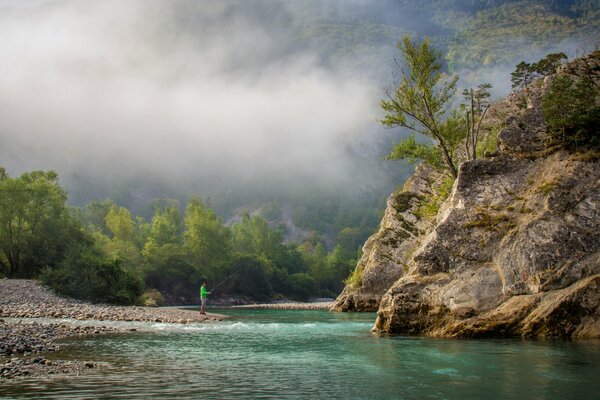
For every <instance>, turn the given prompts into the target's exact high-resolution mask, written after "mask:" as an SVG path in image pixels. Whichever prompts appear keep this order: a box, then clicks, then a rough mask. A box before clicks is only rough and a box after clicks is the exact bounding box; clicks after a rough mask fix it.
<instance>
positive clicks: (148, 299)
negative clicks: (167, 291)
mask: <svg viewBox="0 0 600 400" xmlns="http://www.w3.org/2000/svg"><path fill="white" fill-rule="evenodd" d="M138 303H139V304H140V305H142V306H144V307H158V306H162V305H163V304H164V303H165V298H164V297H163V295H162V294H161V293H160V292H159V291H158V290H156V289H146V290H144V293H142V295H141V296H140V298H139V300H138Z"/></svg>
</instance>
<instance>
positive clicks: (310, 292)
mask: <svg viewBox="0 0 600 400" xmlns="http://www.w3.org/2000/svg"><path fill="white" fill-rule="evenodd" d="M288 282H289V290H290V297H292V298H293V299H294V300H300V301H307V300H309V299H310V298H311V297H314V295H315V293H317V282H316V281H315V280H314V278H313V277H312V276H310V275H308V274H305V273H298V274H292V275H290V277H289V280H288Z"/></svg>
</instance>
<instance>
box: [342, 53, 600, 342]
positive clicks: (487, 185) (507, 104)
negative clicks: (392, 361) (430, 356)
mask: <svg viewBox="0 0 600 400" xmlns="http://www.w3.org/2000/svg"><path fill="white" fill-rule="evenodd" d="M404 46H405V48H406V47H408V46H412V50H413V51H417V52H421V53H426V54H420V55H419V57H418V58H416V59H417V60H427V59H429V60H431V62H432V63H433V65H434V66H435V65H436V64H435V61H436V60H437V58H436V57H435V53H433V52H431V51H430V49H429V48H428V46H427V42H425V43H423V44H422V45H421V47H417V46H416V44H414V43H412V42H410V41H405V42H404ZM427 56H429V58H427ZM562 58H563V57H562V56H561V55H560V54H551V55H549V56H548V57H546V58H545V59H543V60H541V61H540V62H539V63H536V64H534V65H531V64H525V63H521V64H519V65H518V66H517V70H516V71H515V73H513V83H516V84H515V87H516V89H517V90H516V91H515V92H514V93H512V94H511V95H509V96H508V97H507V98H505V99H503V100H500V101H497V102H495V103H494V104H492V105H491V106H490V107H489V111H488V112H487V113H486V115H485V116H483V113H481V114H480V115H481V118H482V121H481V127H482V129H481V130H482V135H483V136H482V137H481V140H482V141H480V143H479V144H476V145H475V148H476V149H477V151H476V153H475V155H476V156H477V157H472V156H469V154H468V152H467V151H464V150H462V148H461V146H456V147H453V148H452V149H453V150H454V152H450V154H449V155H450V156H454V157H455V158H454V159H459V160H461V163H460V167H458V168H457V173H456V179H455V180H454V179H453V181H454V182H453V185H452V186H451V190H448V187H449V186H448V185H447V184H446V182H447V179H448V178H447V177H448V176H450V177H454V173H453V171H452V165H451V164H450V163H449V162H448V161H449V160H450V161H451V160H452V157H446V158H445V160H444V161H445V162H444V163H442V164H441V165H442V168H440V163H439V162H437V163H436V162H430V161H429V159H430V158H431V154H433V155H434V156H435V157H433V159H434V160H436V159H438V160H439V159H440V157H439V155H440V154H441V152H443V151H444V149H443V146H442V142H441V141H440V140H439V139H438V138H437V137H436V136H435V135H430V136H433V138H434V139H436V142H435V143H434V144H432V145H428V144H421V145H418V146H417V145H415V142H414V141H411V142H409V143H402V144H401V145H400V147H401V149H402V152H398V151H396V150H397V149H395V150H394V152H393V153H392V155H393V156H394V157H395V156H397V155H399V156H402V157H412V158H414V159H418V158H420V159H422V160H424V163H423V164H422V165H421V166H420V167H419V168H417V171H416V173H415V174H414V175H413V177H411V178H410V179H409V180H408V181H407V183H406V184H405V185H404V187H403V188H402V190H401V191H399V192H397V193H394V194H393V195H392V196H390V198H389V199H388V207H387V209H386V213H385V215H384V218H383V219H382V222H381V226H380V229H379V231H378V232H377V233H376V234H375V235H374V236H372V237H371V238H370V239H369V240H368V241H367V243H366V244H365V247H364V255H363V257H362V258H361V260H360V261H359V263H358V266H357V269H356V271H355V272H354V276H353V279H352V280H351V281H350V282H349V284H348V285H347V286H346V288H345V289H344V292H343V293H342V294H341V295H340V296H339V297H338V299H337V300H336V304H335V306H334V309H335V310H341V311H349V310H372V311H374V310H378V317H377V321H376V323H375V326H374V327H373V329H374V330H375V331H380V332H389V333H403V334H426V335H432V336H462V337H483V336H507V335H508V336H511V335H523V336H546V337H556V336H567V337H599V336H600V314H598V310H600V297H599V296H598V293H600V292H599V291H598V284H599V282H600V281H599V279H600V275H599V274H600V270H599V268H600V258H599V255H600V248H599V247H598V246H599V242H598V240H597V233H598V231H599V229H600V226H598V221H599V217H600V215H598V209H599V207H598V205H599V204H600V203H599V202H600V187H599V186H598V182H600V176H599V175H598V174H599V171H600V166H599V165H598V160H599V159H600V152H599V149H598V144H599V138H600V133H599V131H598V127H599V126H600V52H594V53H592V54H590V55H589V56H586V57H583V58H580V59H576V60H574V61H572V62H569V63H566V64H564V63H561V62H560V61H561V59H562ZM408 61H409V63H410V61H411V59H410V58H409V59H408ZM543 65H553V67H552V68H546V69H544V68H540V66H543ZM411 66H413V64H411ZM407 70H409V69H408V68H407ZM411 71H412V70H411ZM427 71H428V72H429V73H433V74H435V73H438V72H439V70H437V69H436V68H433V69H432V68H429V69H428V70H427ZM432 71H433V72H432ZM524 72H526V74H524ZM534 73H536V74H538V77H537V79H535V80H534V78H535V77H534V76H533V74H534ZM407 82H408V84H410V83H411V82H415V83H416V85H415V86H413V89H412V90H414V91H413V93H415V95H414V96H412V99H416V101H415V103H417V105H418V102H419V101H420V100H422V99H423V98H424V99H425V100H427V97H426V96H427V95H430V94H431V93H435V91H432V90H431V88H430V87H427V86H426V83H427V82H434V83H435V82H436V79H435V78H434V79H433V80H429V81H428V80H427V79H415V80H413V81H411V77H410V76H409V77H407V78H406V79H405V80H403V81H402V83H403V84H404V85H407ZM423 82H425V85H423ZM419 84H421V85H422V86H421V87H420V88H419V87H418V85H419ZM434 86H435V85H434ZM415 88H416V89H415ZM400 89H402V88H400ZM419 89H421V92H419ZM393 100H395V99H394V98H393V97H392V98H391V100H390V101H393ZM386 101H388V100H387V99H386ZM424 103H426V101H423V102H422V103H421V104H424ZM384 105H385V104H384ZM384 109H385V110H386V111H388V112H392V113H395V112H404V111H406V110H408V111H410V112H411V113H413V115H412V116H411V115H408V113H406V114H405V115H408V117H411V118H413V119H414V116H415V115H416V116H417V117H418V116H419V114H415V113H414V110H415V108H412V109H410V108H406V107H405V108H404V110H403V109H402V108H398V107H396V108H390V107H387V108H386V107H384ZM425 111H427V110H426V109H425ZM448 115H450V117H447V116H448ZM392 117H393V118H396V119H395V121H399V122H400V123H398V125H406V121H407V119H406V117H405V116H404V117H403V116H400V117H398V116H395V115H392ZM440 118H454V116H453V115H451V114H440ZM421 119H422V118H421ZM391 120H392V119H390V118H388V119H387V120H384V123H385V122H389V121H391ZM424 121H425V122H428V121H427V120H424ZM429 121H433V119H431V118H430V119H429ZM437 122H438V123H439V122H440V121H437ZM442 122H443V123H447V120H445V121H442ZM419 123H421V121H417V123H416V124H415V125H413V126H419V125H418V124H419ZM423 125H424V124H422V123H421V125H420V126H423ZM430 125H431V124H430ZM472 126H473V125H472ZM429 132H430V131H427V130H426V131H425V132H424V133H429ZM464 135H466V133H465V134H464ZM490 138H491V141H492V142H495V143H497V146H493V147H492V148H488V146H487V145H486V146H483V145H482V143H485V142H489V141H490ZM442 139H443V137H442ZM411 140H412V139H411ZM463 140H464V139H463ZM423 146H427V148H426V151H423ZM484 148H486V150H483V149H484ZM424 153H425V154H427V155H428V157H429V158H428V157H419V155H420V154H424ZM450 182H451V181H450ZM432 202H434V203H435V207H432V204H431V203H432ZM432 208H433V211H434V212H427V213H425V212H424V209H429V210H430V211H431V209H432Z"/></svg>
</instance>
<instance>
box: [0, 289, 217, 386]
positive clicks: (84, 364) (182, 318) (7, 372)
mask: <svg viewBox="0 0 600 400" xmlns="http://www.w3.org/2000/svg"><path fill="white" fill-rule="evenodd" d="M3 318H6V319H3ZM9 318H23V319H21V320H18V321H10V320H8V319H9ZM30 318H66V319H74V320H91V321H97V323H96V322H93V323H92V325H86V326H81V325H76V324H67V323H38V322H36V321H32V320H29V319H30ZM223 318H224V316H222V315H217V314H207V315H201V314H200V313H199V312H198V311H194V310H182V309H178V308H152V307H122V306H111V305H104V304H90V303H86V302H81V301H77V300H74V299H67V298H62V297H59V296H57V295H56V294H54V293H53V292H52V291H50V290H48V289H47V288H45V287H43V286H42V285H40V284H39V283H38V282H35V281H30V280H18V279H10V280H9V279H1V280H0V379H2V378H14V377H19V376H22V377H23V376H25V377H34V376H42V375H51V374H63V373H70V374H81V373H84V372H87V371H90V370H95V369H97V368H99V367H102V365H103V364H101V363H96V362H92V361H68V362H67V361H60V360H48V359H46V358H44V357H42V356H41V355H42V354H45V353H47V352H51V351H54V350H57V349H58V345H57V344H56V343H55V341H56V340H59V339H64V338H68V337H76V336H93V335H100V334H106V333H119V332H129V331H135V329H127V328H114V327H109V326H105V324H103V323H102V322H101V321H146V322H167V323H179V324H186V323H192V322H206V321H217V320H221V319H223Z"/></svg>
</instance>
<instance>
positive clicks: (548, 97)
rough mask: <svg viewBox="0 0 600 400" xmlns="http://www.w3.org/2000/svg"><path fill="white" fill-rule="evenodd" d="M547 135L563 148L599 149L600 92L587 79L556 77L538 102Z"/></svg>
mask: <svg viewBox="0 0 600 400" xmlns="http://www.w3.org/2000/svg"><path fill="white" fill-rule="evenodd" d="M542 110H543V112H544V117H545V119H546V124H547V126H548V130H549V133H550V134H551V136H552V138H553V139H554V140H555V141H556V142H557V143H559V144H561V145H563V146H565V147H567V148H571V149H573V148H577V147H580V146H583V147H585V146H597V145H600V133H599V129H598V127H599V126H600V89H598V87H597V86H596V85H595V84H594V83H593V82H592V81H591V79H590V78H588V77H585V78H583V79H580V80H578V81H577V82H574V81H573V79H571V78H570V77H568V76H562V75H558V76H556V77H555V78H554V79H553V80H552V83H551V84H550V87H549V88H548V91H547V92H546V93H545V94H544V96H543V98H542Z"/></svg>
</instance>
